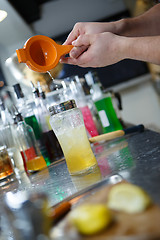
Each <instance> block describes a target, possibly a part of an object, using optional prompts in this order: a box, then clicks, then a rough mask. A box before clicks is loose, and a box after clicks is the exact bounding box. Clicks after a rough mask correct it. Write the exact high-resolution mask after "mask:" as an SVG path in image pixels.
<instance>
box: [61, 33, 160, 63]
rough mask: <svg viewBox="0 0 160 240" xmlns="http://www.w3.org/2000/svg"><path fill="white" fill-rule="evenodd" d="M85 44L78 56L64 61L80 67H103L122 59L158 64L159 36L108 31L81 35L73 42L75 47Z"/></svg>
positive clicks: (159, 53) (159, 51) (159, 58)
mask: <svg viewBox="0 0 160 240" xmlns="http://www.w3.org/2000/svg"><path fill="white" fill-rule="evenodd" d="M82 44H83V46H87V47H88V48H87V50H86V51H85V52H84V53H83V54H81V55H80V56H79V57H78V58H70V57H69V58H65V60H64V62H65V63H68V64H73V65H78V66H80V67H104V66H108V65H111V64H114V63H117V62H119V61H121V60H123V59H136V60H141V61H146V62H151V63H154V64H160V48H158V47H157V46H159V45H160V36H149V37H125V36H119V35H116V34H113V33H110V32H105V33H101V34H85V35H81V36H79V37H78V38H77V40H75V41H74V42H73V45H74V46H75V47H77V48H78V47H79V46H81V45H82Z"/></svg>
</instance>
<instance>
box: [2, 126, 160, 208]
mask: <svg viewBox="0 0 160 240" xmlns="http://www.w3.org/2000/svg"><path fill="white" fill-rule="evenodd" d="M93 150H94V152H95V155H96V158H97V161H98V166H99V168H96V169H95V170H94V171H93V172H91V173H89V174H86V175H82V176H70V175H69V173H68V170H67V167H66V163H65V160H62V161H59V162H57V163H55V164H52V165H50V166H49V167H48V168H46V169H44V170H42V171H40V172H38V173H35V174H33V175H31V176H30V177H29V178H28V176H27V175H26V174H25V173H23V174H21V176H20V177H19V179H15V180H14V181H13V182H12V183H10V184H8V185H4V186H1V188H0V198H1V200H2V198H3V197H4V194H5V193H6V192H9V191H13V192H17V191H23V190H27V191H28V192H32V191H33V192H35V191H38V192H45V193H46V194H47V196H48V199H49V204H50V206H53V205H55V204H57V203H59V202H61V201H62V200H64V199H65V198H67V197H69V196H71V195H72V194H75V193H77V192H78V191H80V190H82V189H85V188H87V187H88V186H91V185H93V184H95V183H97V182H99V181H102V180H103V179H106V178H108V177H109V176H112V175H114V174H119V175H120V176H122V177H123V178H124V179H126V180H128V181H129V182H131V183H134V184H137V185H139V186H141V187H143V188H144V189H145V190H146V191H147V192H148V193H149V194H150V195H151V197H152V198H153V200H154V201H155V202H156V203H158V204H159V205H160V188H159V183H160V134H159V133H157V132H153V131H150V130H145V131H144V132H143V133H135V134H132V135H129V136H127V137H122V138H119V139H117V140H112V141H110V142H105V143H103V144H99V145H97V146H94V147H93Z"/></svg>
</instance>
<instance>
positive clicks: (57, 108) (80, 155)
mask: <svg viewBox="0 0 160 240" xmlns="http://www.w3.org/2000/svg"><path fill="white" fill-rule="evenodd" d="M49 111H50V115H51V118H50V124H51V127H52V129H53V131H54V133H55V135H56V137H57V138H58V140H59V143H60V145H61V148H62V150H63V153H64V156H65V159H66V163H67V167H68V170H69V173H70V175H77V174H81V173H84V172H87V171H91V170H92V169H94V168H95V166H97V160H96V158H95V156H94V154H93V152H92V149H91V146H90V143H89V140H88V137H87V133H86V129H85V125H84V121H83V116H82V112H81V111H80V109H79V108H77V106H76V103H75V101H74V100H69V101H66V102H63V103H60V104H58V105H54V106H51V107H50V108H49Z"/></svg>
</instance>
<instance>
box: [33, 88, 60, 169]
mask: <svg viewBox="0 0 160 240" xmlns="http://www.w3.org/2000/svg"><path fill="white" fill-rule="evenodd" d="M39 90H40V92H39ZM39 90H38V89H37V88H35V86H34V85H33V84H32V92H33V94H34V99H35V105H36V107H35V110H36V111H37V115H38V123H39V125H40V127H41V130H42V141H43V144H44V146H45V148H46V150H47V154H48V158H49V161H48V162H47V165H50V163H51V162H54V161H55V160H58V159H60V158H61V157H62V156H63V153H62V150H61V147H60V144H59V142H58V140H57V138H56V136H55V134H54V132H53V130H52V128H51V126H50V123H49V118H50V114H49V111H48V109H47V107H46V105H45V104H44V102H43V99H44V97H45V94H44V93H42V91H41V90H42V89H41V88H40V86H39ZM42 97H43V99H42Z"/></svg>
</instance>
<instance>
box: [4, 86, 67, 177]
mask: <svg viewBox="0 0 160 240" xmlns="http://www.w3.org/2000/svg"><path fill="white" fill-rule="evenodd" d="M13 88H14V91H15V94H16V98H17V102H16V106H14V107H13V109H12V111H11V112H9V111H8V109H7V108H5V106H4V104H3V103H2V102H1V104H0V106H1V120H2V125H1V132H3V133H4V136H5V139H4V140H5V141H4V140H2V142H1V145H6V147H7V150H9V149H11V150H12V151H10V152H11V157H12V158H13V160H14V163H13V165H14V169H15V170H18V171H24V170H25V171H26V172H27V173H29V172H35V171H38V170H40V169H42V168H44V167H47V166H49V165H50V164H51V163H52V162H54V161H56V160H58V159H60V158H62V157H63V152H62V149H61V147H60V144H59V142H58V140H57V138H56V136H55V134H54V132H53V130H52V129H51V126H50V124H49V112H48V110H47V106H46V97H45V93H44V92H43V91H42V89H41V87H40V85H39V86H38V89H37V88H35V87H34V86H33V85H32V92H33V96H34V100H35V101H34V104H33V103H31V102H28V101H27V100H26V98H25V96H24V94H23V92H22V89H21V86H20V85H19V84H15V85H13ZM7 129H8V130H7ZM8 139H9V140H8ZM11 139H12V140H13V141H12V143H11ZM13 148H14V149H16V150H17V151H16V152H18V153H19V158H18V157H17V156H18V155H17V154H16V155H15V154H13ZM14 152H15V151H14ZM13 155H14V156H13ZM18 159H19V160H18Z"/></svg>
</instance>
